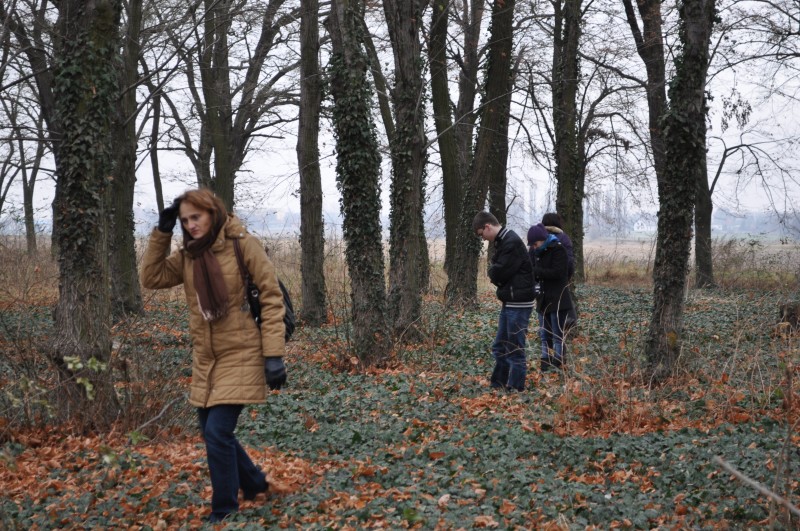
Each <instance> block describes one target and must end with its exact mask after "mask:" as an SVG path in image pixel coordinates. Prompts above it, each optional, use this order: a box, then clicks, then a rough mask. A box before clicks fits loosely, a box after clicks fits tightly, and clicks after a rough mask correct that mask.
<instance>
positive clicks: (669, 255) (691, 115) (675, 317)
mask: <svg viewBox="0 0 800 531" xmlns="http://www.w3.org/2000/svg"><path fill="white" fill-rule="evenodd" d="M680 17H681V27H680V32H679V36H680V42H681V44H682V45H683V47H682V52H681V54H680V56H679V57H677V58H676V61H675V63H676V65H675V66H676V72H675V79H674V80H673V82H672V85H671V87H670V94H669V95H670V110H669V113H668V114H667V116H666V118H665V120H666V121H665V131H666V135H665V141H666V146H667V167H666V172H665V173H664V179H663V180H662V182H661V183H659V187H658V188H659V190H658V191H659V211H658V239H657V243H656V257H655V262H654V265H653V314H652V317H651V319H650V327H649V330H648V336H647V342H646V345H645V349H646V355H647V361H648V365H649V369H650V371H651V374H652V379H653V380H654V381H662V380H663V379H665V378H666V377H668V376H669V375H670V374H672V372H673V371H674V370H675V368H676V367H677V363H678V357H679V355H680V352H681V339H682V334H683V309H684V300H683V294H684V288H685V285H686V275H687V271H688V264H689V246H690V242H691V237H692V213H693V210H694V206H695V195H696V191H697V182H698V180H699V177H698V172H699V171H700V168H701V166H702V165H703V164H704V163H705V149H706V124H705V117H706V101H705V84H706V75H707V72H708V57H709V51H708V50H709V41H710V37H711V28H712V26H713V22H714V0H685V1H684V2H683V4H682V5H681V6H680Z"/></svg>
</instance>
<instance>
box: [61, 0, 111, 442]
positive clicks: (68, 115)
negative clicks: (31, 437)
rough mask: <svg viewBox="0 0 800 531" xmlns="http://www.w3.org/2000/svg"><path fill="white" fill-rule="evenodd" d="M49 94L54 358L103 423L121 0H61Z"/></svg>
mask: <svg viewBox="0 0 800 531" xmlns="http://www.w3.org/2000/svg"><path fill="white" fill-rule="evenodd" d="M59 11H60V15H59V21H58V26H59V28H60V30H61V31H60V35H61V41H60V43H59V44H60V46H58V47H57V48H56V52H55V53H56V68H55V72H54V84H53V93H54V95H55V102H56V111H57V112H56V116H58V117H59V122H60V126H61V127H60V130H61V132H62V136H61V138H60V143H59V148H58V150H57V151H56V152H57V157H56V172H57V181H58V188H57V194H58V195H57V197H56V201H55V204H56V206H57V209H56V216H57V225H58V227H59V230H58V264H59V272H60V276H59V299H58V303H57V305H56V310H55V328H56V334H55V339H54V342H53V350H52V360H53V362H54V363H55V364H56V366H57V367H58V368H59V369H60V372H61V374H62V375H63V376H64V378H65V380H64V388H65V389H66V390H67V394H68V401H69V403H70V404H71V405H72V406H74V410H73V413H74V414H75V416H76V417H78V418H79V420H81V421H82V423H83V425H84V426H87V427H88V426H92V427H105V426H108V425H109V424H110V423H111V422H112V421H113V420H114V418H115V417H116V416H117V414H118V411H119V406H118V404H117V400H116V395H115V393H114V388H113V385H112V380H111V377H110V374H111V372H110V370H108V367H107V365H106V364H107V363H108V361H109V357H110V353H111V337H110V328H111V322H110V315H111V311H110V305H109V300H110V298H109V294H110V291H109V269H108V248H107V245H106V242H107V239H106V230H107V228H108V216H107V210H106V206H105V205H104V201H103V199H104V197H105V192H106V189H107V186H108V176H109V175H110V169H111V166H112V164H111V153H110V152H111V138H110V136H111V122H112V119H113V118H112V117H113V115H114V112H113V111H114V105H115V104H116V102H117V99H118V94H119V92H118V85H117V84H116V72H115V70H114V57H115V54H116V50H117V49H118V47H119V37H118V27H119V17H120V11H121V2H119V1H118V0H117V1H104V0H98V1H97V2H95V3H93V4H89V5H87V4H86V3H85V2H82V1H80V0H71V1H66V0H65V2H63V3H62V4H60V9H59Z"/></svg>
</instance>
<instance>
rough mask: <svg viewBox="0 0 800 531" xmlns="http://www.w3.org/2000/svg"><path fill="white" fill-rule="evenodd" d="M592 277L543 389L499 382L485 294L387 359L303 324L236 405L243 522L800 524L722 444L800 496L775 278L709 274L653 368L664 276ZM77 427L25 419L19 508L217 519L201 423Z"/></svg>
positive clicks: (81, 521) (0, 499)
mask: <svg viewBox="0 0 800 531" xmlns="http://www.w3.org/2000/svg"><path fill="white" fill-rule="evenodd" d="M579 294H580V300H581V324H580V327H579V329H578V330H577V331H576V333H575V334H574V336H573V337H572V338H571V341H570V355H569V367H568V369H567V370H566V371H565V372H564V373H560V374H557V373H549V374H545V375H541V374H539V373H538V372H537V371H536V370H535V369H536V363H535V362H536V357H537V356H536V351H537V348H536V347H537V344H536V342H535V341H531V343H532V344H531V348H530V351H529V354H530V363H529V365H530V368H531V372H530V373H529V377H528V389H527V390H526V391H525V392H524V393H520V394H506V393H498V392H496V391H491V390H489V389H488V386H487V375H488V374H489V372H490V370H491V366H492V363H493V362H492V360H491V356H490V354H489V345H490V341H491V338H492V337H493V333H494V326H495V323H496V314H497V311H498V308H497V305H496V303H495V302H494V301H493V300H492V299H491V297H490V296H488V295H487V296H486V297H484V298H483V299H482V301H481V304H480V307H479V308H477V309H475V310H472V311H465V312H448V311H447V310H446V309H445V308H443V307H441V306H440V305H439V304H438V303H436V302H435V301H428V302H427V303H426V315H425V324H426V326H428V328H429V330H430V333H429V334H428V338H429V339H428V340H426V341H425V342H424V343H421V344H418V345H413V346H408V347H405V348H404V350H402V351H398V352H394V353H393V354H392V356H391V359H390V361H389V363H388V364H387V366H386V367H384V368H381V369H371V370H368V371H358V370H355V369H357V368H358V367H357V366H354V367H352V369H354V370H351V371H348V372H345V371H341V370H336V369H334V366H339V365H342V363H340V362H339V360H341V359H343V358H344V359H346V356H342V352H344V351H343V347H342V344H343V342H342V340H341V338H340V337H338V336H337V333H341V328H340V327H339V328H336V327H327V328H323V329H321V330H318V331H311V330H305V331H303V332H301V333H300V336H299V338H298V340H297V341H294V342H292V343H291V344H290V349H289V350H290V353H289V354H288V355H287V365H288V367H289V373H290V383H291V386H290V387H289V388H288V389H286V390H284V391H281V392H280V393H274V394H272V395H271V396H270V397H269V401H268V403H267V404H265V405H263V406H255V407H250V408H248V409H247V410H246V413H245V414H243V416H242V418H241V420H240V424H239V430H238V435H239V438H240V440H241V441H242V443H243V444H244V445H245V446H246V447H247V448H248V450H249V451H250V452H251V455H252V456H253V458H254V460H255V461H256V462H257V463H258V464H259V465H260V466H262V467H263V468H264V469H265V470H266V471H267V472H268V475H269V479H270V481H271V484H272V489H271V491H272V492H271V494H270V495H269V497H267V498H264V497H259V498H257V499H256V500H255V501H254V502H245V501H243V502H242V504H241V511H240V513H239V514H237V515H235V516H234V517H233V518H231V519H230V520H229V521H227V522H226V524H225V526H226V527H228V528H232V529H233V528H242V529H247V528H251V529H258V528H263V527H275V528H298V527H300V528H304V529H314V528H331V529H358V528H419V529H462V528H463V529H469V528H482V527H486V528H502V529H508V528H520V529H523V528H525V529H529V528H541V529H607V528H633V529H653V528H663V529H667V528H670V529H671V528H698V529H727V528H738V529H745V528H751V527H753V526H763V525H767V524H771V523H774V524H776V525H778V527H780V526H781V525H782V524H781V523H782V522H783V525H785V526H791V525H794V524H796V522H790V521H789V520H786V519H785V518H784V519H783V520H781V517H782V515H781V514H780V511H776V508H775V506H774V505H772V504H770V502H769V500H768V499H767V498H765V497H764V496H761V495H759V494H758V493H757V492H756V491H755V490H754V489H752V488H751V487H748V486H746V485H744V484H743V483H742V482H740V481H737V480H735V479H733V478H732V476H731V475H730V474H728V473H725V472H723V471H721V470H720V468H719V467H718V465H716V464H715V463H714V461H713V458H714V457H715V456H722V457H723V458H724V459H725V460H726V461H727V462H729V463H730V464H731V465H732V466H734V467H735V468H737V469H738V470H740V471H741V472H742V473H744V474H746V475H747V476H749V477H750V478H752V479H753V480H756V481H758V482H760V483H762V484H764V485H766V486H768V487H769V488H771V489H773V490H775V491H776V492H779V493H781V494H782V495H783V496H785V497H786V498H787V499H788V500H789V501H790V502H792V503H794V504H795V505H797V504H798V503H800V485H799V484H798V478H800V450H798V448H799V447H800V435H799V434H798V425H797V422H798V416H799V410H800V407H798V403H800V394H798V390H797V384H796V383H793V382H795V379H793V377H792V376H793V375H797V374H798V370H797V367H798V366H800V358H799V355H798V350H797V338H796V337H791V336H789V337H786V336H776V335H774V334H772V333H771V330H772V328H771V324H772V323H774V313H775V310H774V304H773V302H772V301H773V300H774V297H771V296H770V295H769V294H760V295H759V294H752V293H739V294H736V295H733V294H731V293H723V292H704V293H702V294H693V295H692V296H691V297H690V299H689V300H688V301H687V309H686V327H687V330H686V338H685V351H686V354H685V355H686V358H687V362H686V365H685V366H686V369H685V372H683V373H682V374H681V375H680V376H678V377H676V378H675V380H674V381H672V382H670V383H669V385H665V386H662V387H658V388H651V387H649V386H646V385H642V384H641V378H640V376H641V375H640V374H639V373H638V371H637V369H636V367H639V366H640V365H641V360H640V359H639V356H640V352H641V350H642V348H641V345H642V337H643V334H644V333H645V332H646V327H647V321H648V318H649V315H648V312H649V305H650V301H649V295H648V294H647V293H646V292H645V291H638V290H632V289H629V290H619V289H614V288H604V287H582V288H581V289H580V292H579ZM772 295H774V294H772ZM170 309H171V310H172V311H173V312H174V311H177V310H176V308H175V307H170ZM157 313H158V312H155V314H157ZM152 319H153V320H152V321H149V322H148V321H147V319H145V322H144V323H143V324H142V326H141V330H144V331H145V332H142V333H141V334H140V336H141V335H145V336H146V335H147V334H148V332H146V331H147V330H150V331H154V332H152V334H153V336H154V337H156V339H157V340H158V342H159V343H160V344H163V347H162V348H163V349H164V350H163V351H162V353H163V352H165V351H166V352H170V353H171V355H174V356H177V357H178V358H180V359H182V360H183V362H186V358H187V356H188V344H187V342H186V338H185V337H183V338H181V337H180V334H176V333H175V331H174V328H169V329H168V330H166V331H165V330H164V329H163V318H161V319H160V320H159V318H158V317H155V316H154V317H153V318H152ZM160 323H161V324H160ZM159 326H161V328H159ZM159 330H160V332H159ZM183 333H184V335H185V331H184V332H183ZM530 337H531V339H533V335H532V334H531V335H530ZM140 339H141V337H140ZM149 339H150V340H151V341H152V339H153V337H150V338H149ZM154 355H155V353H154ZM179 382H180V385H184V386H185V385H186V383H187V382H186V378H185V377H184V378H181V379H179ZM69 433H70V429H69V426H64V427H59V428H57V429H56V428H53V429H51V430H49V431H47V432H45V431H26V432H20V433H15V434H12V436H11V437H10V440H9V441H8V442H6V443H5V445H4V446H3V448H2V453H1V454H0V481H1V482H2V485H3V490H2V492H0V518H2V520H0V521H2V522H3V523H4V525H5V527H7V528H10V529H15V528H17V529H23V528H24V529H56V528H123V527H124V528H131V529H137V528H141V529H148V528H149V529H167V528H169V529H174V528H186V529H189V528H196V527H199V526H202V525H203V521H202V517H203V516H204V515H205V514H207V512H208V508H207V500H208V499H210V484H209V481H208V474H207V469H206V465H205V458H204V450H203V446H202V441H201V440H200V439H199V437H198V436H197V435H196V434H195V433H193V431H192V430H191V429H180V428H179V427H175V426H173V427H169V428H168V429H165V430H164V431H162V432H161V433H160V434H158V435H157V436H155V437H153V438H152V439H151V440H149V441H145V442H138V443H136V444H134V443H133V442H132V440H131V438H130V437H129V434H123V433H113V434H110V435H109V434H106V435H102V436H75V435H68V434H69Z"/></svg>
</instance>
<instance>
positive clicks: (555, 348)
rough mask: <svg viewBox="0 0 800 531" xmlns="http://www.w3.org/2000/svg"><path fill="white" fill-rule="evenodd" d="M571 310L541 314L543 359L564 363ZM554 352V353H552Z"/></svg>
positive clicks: (540, 331)
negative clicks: (565, 335)
mask: <svg viewBox="0 0 800 531" xmlns="http://www.w3.org/2000/svg"><path fill="white" fill-rule="evenodd" d="M569 312H570V310H559V311H557V312H550V313H545V314H541V313H540V314H539V335H540V337H541V340H542V359H543V360H551V359H557V360H558V361H564V350H565V349H564V330H565V328H566V327H565V323H566V322H567V316H569ZM551 351H552V353H551Z"/></svg>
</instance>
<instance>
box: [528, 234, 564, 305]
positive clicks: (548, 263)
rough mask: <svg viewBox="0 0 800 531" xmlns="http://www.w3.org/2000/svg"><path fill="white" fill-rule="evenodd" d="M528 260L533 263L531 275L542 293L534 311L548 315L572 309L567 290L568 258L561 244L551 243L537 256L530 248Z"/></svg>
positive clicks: (557, 242)
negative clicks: (539, 284)
mask: <svg viewBox="0 0 800 531" xmlns="http://www.w3.org/2000/svg"><path fill="white" fill-rule="evenodd" d="M530 258H531V261H532V262H533V274H534V276H535V277H536V280H537V281H538V282H539V283H541V285H542V293H543V295H542V297H541V298H540V299H539V301H538V304H537V306H536V310H537V311H538V312H539V313H550V312H556V311H561V310H569V309H570V308H572V298H571V297H570V295H569V290H568V289H567V283H568V280H569V279H568V274H569V258H568V257H567V251H566V250H565V249H564V246H563V245H561V242H559V241H558V240H556V241H553V242H551V243H550V245H548V246H547V248H545V250H544V251H543V252H542V253H541V254H540V255H538V256H537V255H536V252H535V249H533V247H531V251H530Z"/></svg>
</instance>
